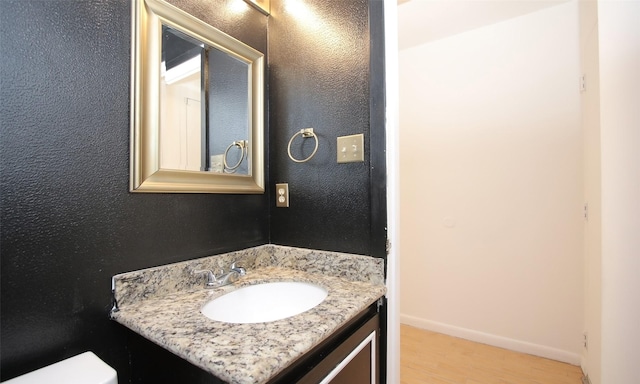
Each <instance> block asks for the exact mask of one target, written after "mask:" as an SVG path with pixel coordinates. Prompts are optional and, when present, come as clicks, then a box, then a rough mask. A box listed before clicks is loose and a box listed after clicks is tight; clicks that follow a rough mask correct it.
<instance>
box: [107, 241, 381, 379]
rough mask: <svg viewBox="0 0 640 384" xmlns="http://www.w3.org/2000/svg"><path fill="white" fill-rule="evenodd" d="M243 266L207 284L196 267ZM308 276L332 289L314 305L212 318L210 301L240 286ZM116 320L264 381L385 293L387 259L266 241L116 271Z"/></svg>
mask: <svg viewBox="0 0 640 384" xmlns="http://www.w3.org/2000/svg"><path fill="white" fill-rule="evenodd" d="M234 261H237V264H238V265H241V266H243V267H245V269H246V270H247V273H246V276H243V277H241V278H240V279H239V280H238V281H237V282H235V283H234V284H232V285H228V286H225V287H219V288H215V289H205V288H204V280H203V277H202V276H194V275H193V274H192V271H194V270H198V269H211V270H214V271H215V270H219V269H220V268H224V269H225V270H226V269H228V266H229V265H231V263H232V262H234ZM274 281H303V282H310V283H314V284H318V285H320V286H322V287H324V288H326V289H327V290H328V295H327V298H326V299H325V300H324V301H323V302H322V303H320V304H319V305H317V306H316V307H314V308H312V309H310V310H308V311H306V312H303V313H301V314H299V315H296V316H292V317H289V318H285V319H281V320H277V321H272V322H266V323H257V324H231V323H224V322H218V321H214V320H211V319H208V318H207V317H205V316H204V315H202V314H201V312H200V309H201V308H202V306H203V305H204V304H206V303H207V302H208V301H210V300H212V299H214V298H216V297H218V296H221V295H223V294H225V293H228V292H230V291H232V290H235V289H238V288H240V287H243V286H247V285H253V284H261V283H266V282H274ZM113 287H114V299H115V300H116V302H117V306H118V309H117V310H114V311H112V313H111V318H112V319H113V320H115V321H117V322H119V323H121V324H123V325H125V326H126V327H128V328H130V329H131V330H133V331H135V332H137V333H138V334H140V335H142V336H144V337H146V338H147V339H149V340H151V341H153V342H155V343H156V344H158V345H160V346H162V347H164V348H166V349H168V350H169V351H171V352H173V353H175V354H176V355H178V356H180V357H182V358H184V359H186V360H187V361H189V362H191V363H192V364H194V365H196V366H198V367H200V368H202V369H204V370H206V371H208V372H211V373H212V374H214V375H215V376H217V377H218V378H220V379H222V380H225V381H228V382H229V383H238V384H245V383H247V384H248V383H265V382H267V381H268V380H269V379H270V378H271V377H273V376H275V375H276V374H277V373H278V372H280V371H282V370H283V369H285V368H286V367H288V366H289V365H291V364H292V363H293V362H294V361H295V360H296V359H297V358H299V357H301V356H302V355H303V354H305V353H306V352H308V351H309V350H311V349H312V348H313V347H314V346H316V345H317V344H319V343H320V342H321V341H323V340H324V339H325V338H327V337H329V336H330V335H331V334H332V333H333V332H335V331H336V330H338V329H339V328H340V327H341V326H342V325H344V324H345V323H347V322H348V321H349V320H350V319H351V318H353V317H354V316H355V315H357V314H358V313H359V312H360V311H362V310H364V309H365V308H367V307H368V306H369V305H371V304H372V303H374V302H375V301H376V300H377V299H378V298H380V297H382V296H383V295H384V294H385V286H384V264H383V260H381V259H376V258H372V257H368V256H359V255H352V254H344V253H336V252H326V251H317V250H309V249H301V248H291V247H283V246H278V245H263V246H259V247H255V248H250V249H246V250H242V251H237V252H231V253H226V254H223V255H217V256H210V257H206V258H202V259H197V260H190V261H186V262H182V263H177V264H171V265H167V266H162V267H156V268H150V269H145V270H140V271H134V272H129V273H123V274H119V275H116V276H114V277H113Z"/></svg>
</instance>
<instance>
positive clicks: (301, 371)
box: [269, 304, 380, 384]
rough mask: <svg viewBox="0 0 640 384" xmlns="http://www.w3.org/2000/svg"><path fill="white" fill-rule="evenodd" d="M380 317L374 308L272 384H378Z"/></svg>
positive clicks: (361, 315) (287, 370)
mask: <svg viewBox="0 0 640 384" xmlns="http://www.w3.org/2000/svg"><path fill="white" fill-rule="evenodd" d="M379 348H380V315H379V314H378V312H377V308H376V305H375V304H374V305H372V306H371V307H369V308H367V309H366V310H364V311H363V312H361V313H360V314H359V315H358V316H356V317H355V318H354V319H353V320H352V321H350V322H349V324H347V325H346V326H344V327H343V328H341V329H340V330H339V331H337V332H336V333H334V334H333V335H332V336H331V337H329V338H328V339H327V340H325V341H324V342H322V343H321V345H319V346H318V347H316V348H314V349H313V350H312V351H310V352H309V353H307V354H306V355H305V356H303V357H302V358H301V359H299V360H298V362H296V363H294V364H293V365H292V366H291V367H289V368H288V369H286V370H285V372H282V373H281V374H280V375H278V376H277V377H276V378H274V379H273V380H271V381H270V382H269V384H283V383H287V384H291V383H298V384H378V383H379V382H380V377H379V376H380V364H379V354H378V351H379Z"/></svg>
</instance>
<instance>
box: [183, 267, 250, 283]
mask: <svg viewBox="0 0 640 384" xmlns="http://www.w3.org/2000/svg"><path fill="white" fill-rule="evenodd" d="M220 272H221V274H220V275H218V276H216V275H215V274H214V273H213V272H212V271H211V270H210V269H200V270H197V271H193V274H194V275H199V274H206V276H207V282H206V283H205V288H216V287H222V286H225V285H229V284H233V283H234V282H236V281H237V280H238V277H240V276H244V275H246V273H247V271H246V270H245V269H244V268H243V267H238V266H236V262H235V261H234V262H233V263H232V264H231V267H230V268H229V272H227V273H225V272H224V269H221V270H220Z"/></svg>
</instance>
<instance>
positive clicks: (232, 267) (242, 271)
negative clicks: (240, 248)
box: [229, 261, 247, 276]
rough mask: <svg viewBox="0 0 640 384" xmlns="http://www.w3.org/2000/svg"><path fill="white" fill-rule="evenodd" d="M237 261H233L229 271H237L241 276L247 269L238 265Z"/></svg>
mask: <svg viewBox="0 0 640 384" xmlns="http://www.w3.org/2000/svg"><path fill="white" fill-rule="evenodd" d="M236 263H237V261H234V262H233V263H231V267H230V268H229V272H231V271H236V272H238V274H239V275H240V276H244V275H245V274H246V273H247V271H246V270H245V269H244V268H243V267H239V266H236Z"/></svg>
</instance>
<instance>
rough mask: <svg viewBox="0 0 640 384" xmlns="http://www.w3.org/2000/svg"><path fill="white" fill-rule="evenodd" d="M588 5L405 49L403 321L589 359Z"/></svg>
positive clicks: (530, 349)
mask: <svg viewBox="0 0 640 384" xmlns="http://www.w3.org/2000/svg"><path fill="white" fill-rule="evenodd" d="M578 29H579V28H578V8H577V4H576V3H573V2H572V3H565V4H562V5H558V6H555V7H552V8H547V9H545V10H542V11H539V12H535V13H531V14H528V15H525V16H522V17H518V18H515V19H511V20H507V21H505V22H501V23H498V24H494V25H491V26H487V27H483V28H479V29H476V30H473V31H469V32H466V33H462V34H459V35H456V36H453V37H450V38H446V39H442V40H439V41H436V42H433V43H430V44H426V45H421V46H417V47H413V48H410V49H406V50H402V51H400V150H401V153H400V166H401V171H400V172H401V173H400V185H401V190H402V200H401V203H400V212H401V219H400V225H401V227H402V232H401V233H400V240H401V243H402V259H401V267H400V281H401V292H402V293H401V308H400V309H401V321H402V322H404V323H408V324H412V325H415V326H419V327H423V328H427V329H432V330H436V331H440V332H444V333H449V334H453V335H457V336H462V337H466V338H469V339H472V340H478V341H482V342H486V343H490V344H494V345H499V346H503V347H507V348H511V349H514V350H521V351H525V352H528V353H533V354H538V355H542V356H547V357H551V358H554V359H558V360H562V361H568V362H571V363H574V364H579V362H580V353H581V339H582V330H583V322H582V319H583V290H584V287H583V268H582V266H583V262H584V259H583V219H582V204H583V185H582V182H583V180H582V137H581V131H580V99H579V97H580V96H579V95H580V94H579V91H578V76H579V73H580V68H579V36H578Z"/></svg>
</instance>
